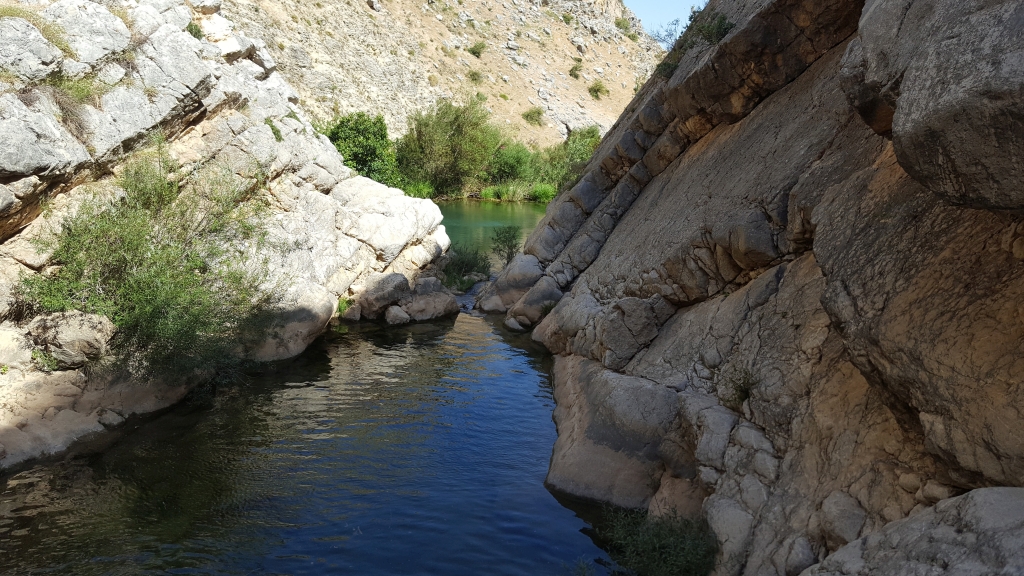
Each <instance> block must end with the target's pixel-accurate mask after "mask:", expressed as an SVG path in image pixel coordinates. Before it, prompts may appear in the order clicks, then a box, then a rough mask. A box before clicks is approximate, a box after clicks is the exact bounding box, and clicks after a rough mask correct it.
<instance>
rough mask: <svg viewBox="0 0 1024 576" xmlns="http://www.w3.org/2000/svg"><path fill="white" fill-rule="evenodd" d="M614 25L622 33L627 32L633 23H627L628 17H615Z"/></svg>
mask: <svg viewBox="0 0 1024 576" xmlns="http://www.w3.org/2000/svg"><path fill="white" fill-rule="evenodd" d="M615 27H616V28H618V29H619V30H621V31H622V33H623V34H625V33H626V32H629V31H630V29H632V28H633V25H632V24H630V23H629V19H628V18H616V19H615Z"/></svg>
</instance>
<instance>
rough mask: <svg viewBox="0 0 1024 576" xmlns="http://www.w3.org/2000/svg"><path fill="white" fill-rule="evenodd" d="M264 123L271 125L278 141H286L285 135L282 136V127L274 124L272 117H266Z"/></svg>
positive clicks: (271, 129)
mask: <svg viewBox="0 0 1024 576" xmlns="http://www.w3.org/2000/svg"><path fill="white" fill-rule="evenodd" d="M263 123H264V124H266V125H267V126H270V131H271V132H273V133H274V140H277V141H278V142H284V136H281V129H280V128H278V127H277V125H276V124H274V121H273V120H271V119H270V118H264V119H263Z"/></svg>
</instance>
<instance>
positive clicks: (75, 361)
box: [28, 310, 115, 368]
mask: <svg viewBox="0 0 1024 576" xmlns="http://www.w3.org/2000/svg"><path fill="white" fill-rule="evenodd" d="M114 330H115V328H114V323H113V322H111V321H110V319H108V318H107V317H105V316H99V315H96V314H87V313H85V312H79V311H77V310H72V311H70V312H60V313H57V314H49V315H46V316H38V317H36V318H35V319H34V320H32V322H31V323H29V325H28V333H29V334H31V336H32V339H33V340H34V341H35V343H36V345H38V346H41V347H43V348H45V349H46V351H47V352H49V353H50V354H52V355H53V356H54V357H55V358H56V359H57V361H58V362H59V363H60V365H61V366H64V367H72V368H73V367H78V366H82V365H83V364H85V363H86V361H88V360H96V359H98V358H101V357H102V356H103V355H105V354H106V353H107V351H108V350H109V343H110V339H111V338H113V336H114Z"/></svg>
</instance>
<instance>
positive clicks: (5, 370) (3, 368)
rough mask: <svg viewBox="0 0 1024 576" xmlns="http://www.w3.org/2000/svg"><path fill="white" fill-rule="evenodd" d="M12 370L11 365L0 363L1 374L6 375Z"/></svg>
mask: <svg viewBox="0 0 1024 576" xmlns="http://www.w3.org/2000/svg"><path fill="white" fill-rule="evenodd" d="M10 370H11V367H10V366H8V365H7V364H0V374H4V375H6V374H7V373H8V372H10Z"/></svg>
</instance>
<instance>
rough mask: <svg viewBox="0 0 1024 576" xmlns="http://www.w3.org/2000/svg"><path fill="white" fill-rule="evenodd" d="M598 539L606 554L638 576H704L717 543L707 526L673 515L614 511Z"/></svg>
mask: <svg viewBox="0 0 1024 576" xmlns="http://www.w3.org/2000/svg"><path fill="white" fill-rule="evenodd" d="M607 516H608V522H607V524H606V525H605V526H599V527H598V530H597V535H598V537H599V538H600V539H602V540H605V541H607V542H608V553H609V555H610V556H611V557H612V559H613V560H615V561H616V562H617V563H618V564H620V565H621V566H622V567H623V568H626V569H627V570H629V571H630V572H631V573H633V574H636V575H637V576H707V575H708V574H710V573H711V570H713V569H714V567H715V553H716V552H717V551H718V542H717V540H716V539H715V535H714V533H713V532H712V531H711V529H710V528H709V527H708V525H707V523H705V522H703V521H701V520H691V519H688V518H683V517H681V516H678V515H677V514H675V513H672V514H667V515H664V516H658V517H654V516H649V515H648V514H647V512H646V511H644V510H617V511H612V512H609V513H608V514H607Z"/></svg>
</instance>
